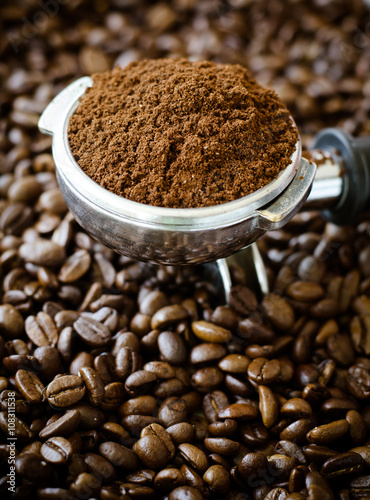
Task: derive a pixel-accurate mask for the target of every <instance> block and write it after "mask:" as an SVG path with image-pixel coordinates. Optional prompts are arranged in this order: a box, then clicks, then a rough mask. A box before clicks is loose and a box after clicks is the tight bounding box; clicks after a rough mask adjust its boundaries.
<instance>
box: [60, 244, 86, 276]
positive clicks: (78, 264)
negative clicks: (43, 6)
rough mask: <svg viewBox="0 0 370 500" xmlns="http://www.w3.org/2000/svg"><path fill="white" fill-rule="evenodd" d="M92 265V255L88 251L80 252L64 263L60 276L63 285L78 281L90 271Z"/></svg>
mask: <svg viewBox="0 0 370 500" xmlns="http://www.w3.org/2000/svg"><path fill="white" fill-rule="evenodd" d="M90 264H91V257H90V254H89V253H88V252H87V251H86V250H78V251H77V252H75V253H74V254H72V255H71V256H70V257H68V259H67V260H66V261H65V262H64V264H63V265H62V267H61V268H60V271H59V274H58V280H59V281H61V282H62V283H72V282H74V281H77V280H78V279H79V278H81V276H83V275H84V274H85V273H86V272H87V271H88V269H89V267H90Z"/></svg>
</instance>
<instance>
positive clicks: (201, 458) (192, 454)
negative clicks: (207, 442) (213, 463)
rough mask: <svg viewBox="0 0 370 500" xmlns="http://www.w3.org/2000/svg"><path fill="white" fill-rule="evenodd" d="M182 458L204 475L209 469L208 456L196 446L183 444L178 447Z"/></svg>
mask: <svg viewBox="0 0 370 500" xmlns="http://www.w3.org/2000/svg"><path fill="white" fill-rule="evenodd" d="M178 450H179V452H180V454H181V456H182V457H183V458H184V460H186V462H188V463H189V464H190V466H191V467H193V468H194V469H195V470H196V471H199V472H200V473H202V474H203V473H204V472H205V471H206V469H207V468H208V459H207V456H206V454H205V453H204V452H203V451H202V450H201V449H200V448H197V447H196V446H194V445H192V444H190V443H182V444H180V445H179V446H178Z"/></svg>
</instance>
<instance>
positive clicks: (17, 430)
mask: <svg viewBox="0 0 370 500" xmlns="http://www.w3.org/2000/svg"><path fill="white" fill-rule="evenodd" d="M8 415H12V416H11V417H9V421H10V422H11V423H12V424H13V425H8ZM13 417H14V418H13ZM0 430H1V431H2V432H3V434H4V435H5V436H7V437H9V438H15V439H19V441H21V442H27V441H29V440H30V439H32V438H33V436H34V433H33V431H32V430H31V429H30V427H29V426H28V425H27V424H26V423H25V422H23V420H21V419H20V418H18V417H17V416H15V415H13V414H12V413H10V412H9V410H8V411H6V412H5V411H1V412H0Z"/></svg>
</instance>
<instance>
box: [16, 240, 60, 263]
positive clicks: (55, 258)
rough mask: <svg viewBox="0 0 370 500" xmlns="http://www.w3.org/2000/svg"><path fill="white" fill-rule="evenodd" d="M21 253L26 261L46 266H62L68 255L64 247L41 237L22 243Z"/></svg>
mask: <svg viewBox="0 0 370 500" xmlns="http://www.w3.org/2000/svg"><path fill="white" fill-rule="evenodd" d="M19 254H20V256H21V257H22V259H24V260H25V261H26V262H31V263H32V264H36V265H38V266H46V267H54V266H60V265H61V264H63V261H64V260H65V257H66V253H65V249H64V248H63V247H61V246H59V245H58V244H57V243H54V242H53V241H50V240H45V239H41V238H39V239H37V240H36V241H33V242H31V243H24V244H23V245H21V246H20V248H19Z"/></svg>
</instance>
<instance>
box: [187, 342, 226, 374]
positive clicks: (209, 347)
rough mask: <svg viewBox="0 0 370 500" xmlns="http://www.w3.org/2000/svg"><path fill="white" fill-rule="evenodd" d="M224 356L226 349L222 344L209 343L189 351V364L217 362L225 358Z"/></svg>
mask: <svg viewBox="0 0 370 500" xmlns="http://www.w3.org/2000/svg"><path fill="white" fill-rule="evenodd" d="M226 354H227V350H226V347H225V346H224V345H222V344H213V343H211V342H209V343H208V342H207V343H205V344H198V345H196V346H195V347H193V349H192V350H191V353H190V363H192V364H194V365H195V364H198V363H207V362H212V361H217V360H219V359H221V358H223V357H224V356H226ZM221 369H222V368H221Z"/></svg>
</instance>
